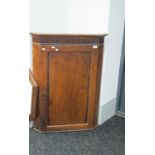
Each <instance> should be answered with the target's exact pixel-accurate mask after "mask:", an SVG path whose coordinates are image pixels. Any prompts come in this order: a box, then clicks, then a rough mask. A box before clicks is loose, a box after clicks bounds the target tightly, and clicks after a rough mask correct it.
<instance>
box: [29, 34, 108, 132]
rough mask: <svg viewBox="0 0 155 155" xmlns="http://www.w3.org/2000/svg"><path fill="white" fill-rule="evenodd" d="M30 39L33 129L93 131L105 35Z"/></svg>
mask: <svg viewBox="0 0 155 155" xmlns="http://www.w3.org/2000/svg"><path fill="white" fill-rule="evenodd" d="M31 36H32V67H31V71H30V81H31V83H32V81H33V86H35V87H33V90H34V92H33V95H32V106H31V108H32V109H31V114H30V116H31V117H30V118H31V119H32V120H33V122H34V128H35V129H37V130H40V131H43V132H45V131H75V130H88V129H93V128H95V127H96V126H97V117H98V102H99V91H100V79H101V67H102V55H103V45H104V37H105V35H45V34H44V35H43V34H31Z"/></svg>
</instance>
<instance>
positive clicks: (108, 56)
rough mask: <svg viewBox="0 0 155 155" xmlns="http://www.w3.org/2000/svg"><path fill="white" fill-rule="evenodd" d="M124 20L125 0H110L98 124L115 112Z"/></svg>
mask: <svg viewBox="0 0 155 155" xmlns="http://www.w3.org/2000/svg"><path fill="white" fill-rule="evenodd" d="M124 20H125V0H117V1H116V0H111V2H110V16H109V32H108V36H107V37H106V39H105V53H104V61H103V70H102V82H101V93H100V94H101V95H100V113H99V124H102V123H103V122H104V121H106V120H107V119H108V118H110V117H111V116H112V115H114V114H115V107H116V98H117V87H118V77H119V67H120V59H121V51H122V41H123V30H124ZM106 104H108V105H106ZM102 107H103V108H102ZM104 109H106V111H105V110H104Z"/></svg>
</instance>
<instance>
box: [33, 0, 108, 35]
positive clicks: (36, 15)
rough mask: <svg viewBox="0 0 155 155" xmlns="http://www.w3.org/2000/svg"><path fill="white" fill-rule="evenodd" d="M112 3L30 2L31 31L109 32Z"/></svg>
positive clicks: (105, 0) (85, 0) (103, 0)
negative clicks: (110, 6)
mask: <svg viewBox="0 0 155 155" xmlns="http://www.w3.org/2000/svg"><path fill="white" fill-rule="evenodd" d="M109 4H110V0H30V32H33V33H51V34H53V33H55V34H61V33H62V34H68V33H70V34H101V33H107V32H108V18H109Z"/></svg>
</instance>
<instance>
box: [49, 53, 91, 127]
mask: <svg viewBox="0 0 155 155" xmlns="http://www.w3.org/2000/svg"><path fill="white" fill-rule="evenodd" d="M48 67H49V73H48V83H49V84H48V85H49V88H48V89H49V99H48V100H49V111H48V112H49V125H67V124H78V123H86V122H87V112H88V94H89V76H90V52H80V53H78V52H75V53H74V52H72V53H61V52H59V53H49V62H48Z"/></svg>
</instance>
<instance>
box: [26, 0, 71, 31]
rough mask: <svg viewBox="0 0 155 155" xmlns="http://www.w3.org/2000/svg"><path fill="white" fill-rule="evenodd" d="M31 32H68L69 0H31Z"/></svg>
mask: <svg viewBox="0 0 155 155" xmlns="http://www.w3.org/2000/svg"><path fill="white" fill-rule="evenodd" d="M29 2H30V15H29V16H30V32H33V33H66V32H67V28H68V11H69V8H68V7H69V4H68V3H69V0H29Z"/></svg>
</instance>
